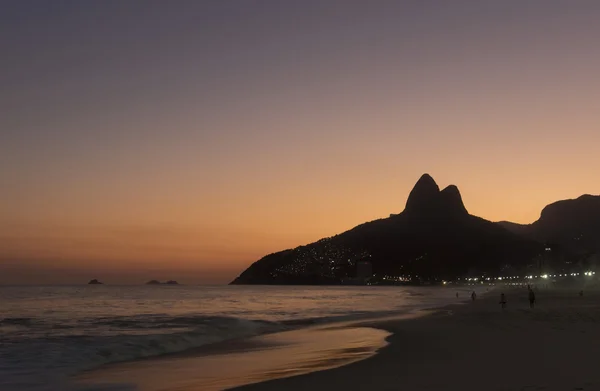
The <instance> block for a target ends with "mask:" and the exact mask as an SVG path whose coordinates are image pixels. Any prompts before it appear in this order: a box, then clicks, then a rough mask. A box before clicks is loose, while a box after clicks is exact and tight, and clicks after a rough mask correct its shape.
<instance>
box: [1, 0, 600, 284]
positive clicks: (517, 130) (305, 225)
mask: <svg viewBox="0 0 600 391" xmlns="http://www.w3.org/2000/svg"><path fill="white" fill-rule="evenodd" d="M0 7H1V8H0V53H1V55H0V200H1V202H0V284H10V283H15V284H16V283H26V284H30V283H31V284H34V283H81V282H87V280H89V279H91V278H98V279H100V280H103V281H105V282H107V283H139V282H145V281H146V280H149V279H154V278H156V279H161V280H166V279H177V280H179V281H180V282H185V283H226V282H228V281H230V280H231V279H233V278H234V277H235V276H237V275H238V274H239V273H240V272H241V271H242V270H243V269H244V268H245V267H247V266H248V265H249V264H250V263H252V262H254V261H255V260H257V259H259V258H260V257H262V256H263V255H265V254H267V253H271V252H275V251H278V250H282V249H285V248H289V247H295V246H297V245H301V244H306V243H309V242H312V241H315V240H317V239H320V238H322V237H326V236H331V235H333V234H336V233H340V232H342V231H345V230H347V229H349V228H352V227H353V226H355V225H357V224H360V223H363V222H365V221H369V220H374V219H377V218H380V217H387V216H388V215H389V214H390V213H398V212H400V211H402V209H403V208H404V203H405V202H406V198H407V196H408V193H409V191H410V190H411V188H412V186H413V185H414V183H415V182H416V181H417V180H418V178H419V177H420V176H421V174H423V173H425V172H427V173H429V174H431V175H432V176H433V177H434V178H435V180H436V181H437V182H438V184H439V185H440V187H444V186H446V185H449V184H455V185H457V186H458V187H459V189H460V190H461V193H462V196H463V200H464V202H465V205H466V207H467V209H468V210H469V212H470V213H471V214H475V215H478V216H481V217H484V218H486V219H489V220H493V221H497V220H511V221H515V222H520V223H530V222H533V221H534V220H536V219H537V218H538V216H539V214H540V211H541V209H542V208H543V207H544V206H545V205H546V204H548V203H550V202H553V201H556V200H559V199H565V198H575V197H578V196H579V195H581V194H584V193H589V194H599V193H600V22H599V21H600V1H594V0H589V1H587V0H580V1H573V0H562V1H558V0H530V1H528V0H503V1H486V0H472V1H466V0H453V1H447V0H438V1H434V0H412V1H411V0H407V1H376V0H375V1H371V0H369V1H367V0H364V1H353V0H335V1H334V0H320V1H309V0H302V1H296V0H289V1H287V0H272V1H252V0H247V1H242V0H239V1H233V0H214V1H183V0H181V1H133V0H130V1H121V0H106V1H43V0H39V1H31V0H8V1H3V2H2V4H1V6H0Z"/></svg>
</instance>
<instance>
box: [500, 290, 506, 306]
mask: <svg viewBox="0 0 600 391" xmlns="http://www.w3.org/2000/svg"><path fill="white" fill-rule="evenodd" d="M500 304H501V305H502V309H505V308H506V296H504V293H501V294H500Z"/></svg>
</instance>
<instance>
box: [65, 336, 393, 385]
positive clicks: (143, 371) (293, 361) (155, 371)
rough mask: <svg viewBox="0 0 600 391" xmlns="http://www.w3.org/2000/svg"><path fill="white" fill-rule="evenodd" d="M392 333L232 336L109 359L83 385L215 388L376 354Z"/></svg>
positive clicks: (87, 375)
mask: <svg viewBox="0 0 600 391" xmlns="http://www.w3.org/2000/svg"><path fill="white" fill-rule="evenodd" d="M387 336H389V333H388V332H386V331H384V330H381V329H375V328H370V327H356V326H341V325H337V326H336V327H315V328H309V329H301V330H295V331H288V332H281V333H275V334H269V335H264V336H259V337H254V338H248V339H244V340H238V341H229V342H223V343H219V344H215V345H212V346H206V347H204V348H198V349H193V350H191V351H187V352H184V353H180V354H172V355H167V356H162V357H156V358H150V359H146V360H138V361H132V362H126V363H119V364H112V365H106V366H104V367H101V368H99V369H97V370H94V371H89V372H87V373H83V374H82V375H80V376H78V377H77V379H76V381H77V383H79V384H80V385H86V386H91V385H93V386H94V387H92V388H93V389H97V388H98V387H99V386H102V387H100V388H101V389H119V390H120V389H127V390H131V389H133V390H139V391H167V390H168V391H213V390H223V389H226V388H231V387H235V386H239V385H243V384H248V383H256V382H261V381H265V380H269V379H275V378H281V377H288V376H295V375H299V374H304V373H308V372H312V371H316V370H324V369H328V368H335V367H339V366H341V365H345V364H348V363H351V362H354V361H357V360H362V359H364V358H367V357H369V356H372V355H373V354H375V353H376V351H377V350H378V349H379V348H381V347H383V346H385V345H386V344H387V342H386V341H385V339H386V337H387Z"/></svg>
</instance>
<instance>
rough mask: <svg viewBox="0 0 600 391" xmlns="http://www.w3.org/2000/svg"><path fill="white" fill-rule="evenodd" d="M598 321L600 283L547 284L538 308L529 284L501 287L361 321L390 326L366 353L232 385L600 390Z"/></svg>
mask: <svg viewBox="0 0 600 391" xmlns="http://www.w3.org/2000/svg"><path fill="white" fill-rule="evenodd" d="M502 291H503V292H505V293H506V295H507V299H508V308H507V309H506V310H504V311H503V310H501V309H500V306H499V304H498V297H497V295H498V296H499V294H500V292H502ZM599 322H600V291H598V290H596V291H590V292H586V294H585V295H584V296H583V297H578V295H577V291H575V290H574V289H571V290H542V291H539V292H538V293H537V304H536V308H535V309H533V310H531V309H529V303H528V301H527V291H526V290H524V289H500V288H499V289H496V290H495V291H493V292H490V293H489V294H488V295H486V296H484V297H483V298H480V299H478V300H476V301H475V302H472V303H468V304H467V305H462V306H447V307H444V308H443V309H442V310H440V311H436V312H435V313H433V314H431V315H428V316H426V317H421V318H417V319H413V320H410V321H396V320H381V321H373V322H364V323H362V324H363V325H365V326H370V327H375V328H380V329H383V330H386V331H388V332H390V333H391V335H390V336H389V337H388V338H387V342H388V345H387V346H386V347H384V348H382V349H380V350H379V352H378V353H377V354H376V355H374V356H372V357H369V358H367V359H365V360H362V361H358V362H354V363H351V364H348V365H345V366H343V367H339V368H335V369H330V370H325V371H318V372H312V373H309V374H305V375H301V376H295V377H289V378H283V379H275V380H270V381H266V382H262V383H256V384H248V385H245V386H241V387H237V388H234V389H233V390H236V391H270V390H282V389H285V390H292V391H293V390H305V389H311V390H331V389H332V388H334V389H347V390H398V389H406V390H457V391H458V390H460V391H465V390H467V391H469V390H473V391H479V390H482V389H485V390H595V389H600V373H599V372H598V370H597V361H596V357H597V352H598V351H600V328H599V327H598V323H599Z"/></svg>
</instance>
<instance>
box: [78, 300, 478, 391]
mask: <svg viewBox="0 0 600 391" xmlns="http://www.w3.org/2000/svg"><path fill="white" fill-rule="evenodd" d="M450 292H451V294H452V296H453V293H454V291H450V290H449V293H450ZM480 295H483V293H480ZM461 299H462V300H459V299H457V301H456V302H453V303H452V304H441V305H440V306H433V307H425V308H421V309H416V310H409V311H407V312H404V313H398V314H393V315H391V314H390V315H381V316H377V317H376V318H362V319H360V318H359V319H353V320H342V321H337V322H332V323H324V324H314V325H310V326H308V327H301V328H297V329H292V330H287V331H278V332H274V333H268V334H262V335H258V336H254V337H249V338H239V339H233V340H227V341H222V342H218V343H215V344H210V345H205V346H201V347H198V348H192V349H189V350H186V351H183V352H179V353H172V354H168V355H163V356H154V357H148V358H143V359H138V360H134V361H128V362H121V363H111V364H105V365H103V366H102V367H99V368H96V369H92V370H88V371H84V372H82V373H80V374H78V375H76V376H75V377H74V378H73V379H74V380H75V381H76V383H77V384H84V385H87V386H89V385H95V386H97V385H102V386H107V385H108V386H110V384H119V385H124V384H125V385H127V386H130V387H135V389H136V390H140V391H154V390H161V391H163V390H164V391H171V390H177V391H184V390H185V391H188V390H189V391H199V390H221V389H229V388H232V387H239V386H244V385H248V384H262V382H265V381H270V380H273V379H280V378H290V377H295V376H302V375H305V374H310V373H313V372H318V371H324V370H329V369H333V368H340V367H344V366H347V365H349V364H351V363H354V362H359V361H362V360H365V359H368V358H370V357H372V356H374V355H377V354H378V352H379V351H380V349H381V348H384V347H385V346H386V345H387V344H388V342H387V340H388V338H389V337H390V331H387V330H385V328H384V327H381V325H382V324H385V323H387V322H406V321H409V322H410V321H413V320H415V319H423V318H428V317H430V316H431V314H432V313H437V312H444V310H446V311H452V309H453V308H455V307H460V306H463V305H464V304H468V301H466V296H463V297H461ZM469 301H470V300H469ZM249 363H250V364H249ZM256 363H260V365H258V364H256ZM223 367H232V368H237V369H236V370H233V371H231V372H227V371H226V370H224V369H223ZM198 368H202V370H200V371H198ZM211 368H212V369H211ZM157 373H161V375H157ZM149 379H150V380H149Z"/></svg>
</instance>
